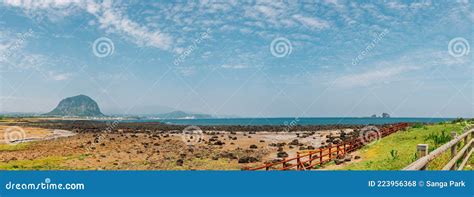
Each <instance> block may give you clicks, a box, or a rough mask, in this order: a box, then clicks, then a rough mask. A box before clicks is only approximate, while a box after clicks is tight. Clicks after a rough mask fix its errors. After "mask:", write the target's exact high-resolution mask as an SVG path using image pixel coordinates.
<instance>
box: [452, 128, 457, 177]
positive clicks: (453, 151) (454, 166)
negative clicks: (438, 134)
mask: <svg viewBox="0 0 474 197" xmlns="http://www.w3.org/2000/svg"><path fill="white" fill-rule="evenodd" d="M457 135H458V134H457V133H456V131H452V132H451V136H452V137H453V139H454V138H456V136H457ZM457 147H458V146H457V144H455V145H453V146H451V159H452V158H453V157H454V156H456V154H457V152H458V151H457ZM456 168H457V162H455V163H454V165H453V166H452V167H451V170H456Z"/></svg>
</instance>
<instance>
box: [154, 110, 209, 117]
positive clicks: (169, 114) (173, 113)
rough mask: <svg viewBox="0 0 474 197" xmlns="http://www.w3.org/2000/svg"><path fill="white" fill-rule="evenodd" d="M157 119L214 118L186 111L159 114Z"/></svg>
mask: <svg viewBox="0 0 474 197" xmlns="http://www.w3.org/2000/svg"><path fill="white" fill-rule="evenodd" d="M155 117H157V118H161V119H205V118H213V116H212V115H209V114H193V113H186V112H184V111H173V112H169V113H163V114H158V115H156V116H155Z"/></svg>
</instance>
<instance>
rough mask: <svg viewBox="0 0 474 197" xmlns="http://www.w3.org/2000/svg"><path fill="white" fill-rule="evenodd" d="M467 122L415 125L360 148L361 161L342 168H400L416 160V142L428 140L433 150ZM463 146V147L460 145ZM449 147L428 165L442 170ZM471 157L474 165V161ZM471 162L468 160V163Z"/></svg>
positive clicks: (429, 167)
mask: <svg viewBox="0 0 474 197" xmlns="http://www.w3.org/2000/svg"><path fill="white" fill-rule="evenodd" d="M466 125H467V122H457V123H439V124H434V125H427V126H424V125H415V126H413V127H411V128H409V129H407V130H406V131H400V132H397V133H394V134H392V135H390V136H387V137H385V138H383V139H381V140H380V141H378V142H375V143H373V144H371V145H369V146H366V147H364V148H362V149H361V150H359V154H360V156H361V161H359V162H354V163H350V164H348V165H346V166H344V167H343V168H341V169H342V170H400V169H402V168H404V167H405V166H407V165H409V164H410V163H412V162H413V161H415V160H416V158H417V155H416V145H417V144H428V147H429V150H430V152H431V151H433V150H435V149H436V148H438V147H439V146H441V145H443V144H444V143H446V142H448V141H450V140H451V139H452V138H451V136H450V133H451V131H456V132H457V133H458V134H459V133H461V132H462V130H463V128H464V127H465V126H466ZM459 149H460V148H459ZM449 157H450V153H449V151H447V152H445V153H444V154H442V155H441V156H440V157H439V158H437V159H435V160H433V161H432V162H430V165H429V166H428V169H430V170H439V169H441V168H442V167H443V166H444V165H445V164H446V163H447V162H448V161H449ZM472 162H473V159H471V163H470V164H471V165H472V164H473V163H472ZM468 165H469V163H468Z"/></svg>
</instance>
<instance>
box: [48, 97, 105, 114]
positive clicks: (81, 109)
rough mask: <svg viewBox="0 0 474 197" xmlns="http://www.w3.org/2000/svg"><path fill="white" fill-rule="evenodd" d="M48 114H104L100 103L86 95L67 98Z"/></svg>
mask: <svg viewBox="0 0 474 197" xmlns="http://www.w3.org/2000/svg"><path fill="white" fill-rule="evenodd" d="M44 115H47V116H104V114H102V112H100V109H99V105H97V103H96V102H95V101H94V100H93V99H91V98H90V97H88V96H86V95H82V94H81V95H77V96H73V97H69V98H65V99H63V100H61V102H59V104H58V106H57V107H56V108H54V109H53V111H51V112H49V113H46V114H44Z"/></svg>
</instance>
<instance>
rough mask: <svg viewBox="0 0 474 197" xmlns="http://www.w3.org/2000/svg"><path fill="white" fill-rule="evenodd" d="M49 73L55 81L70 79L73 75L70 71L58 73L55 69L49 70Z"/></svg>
mask: <svg viewBox="0 0 474 197" xmlns="http://www.w3.org/2000/svg"><path fill="white" fill-rule="evenodd" d="M48 75H49V77H50V78H51V79H52V80H54V81H64V80H67V79H69V77H70V76H71V74H70V73H56V72H54V71H49V72H48Z"/></svg>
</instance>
